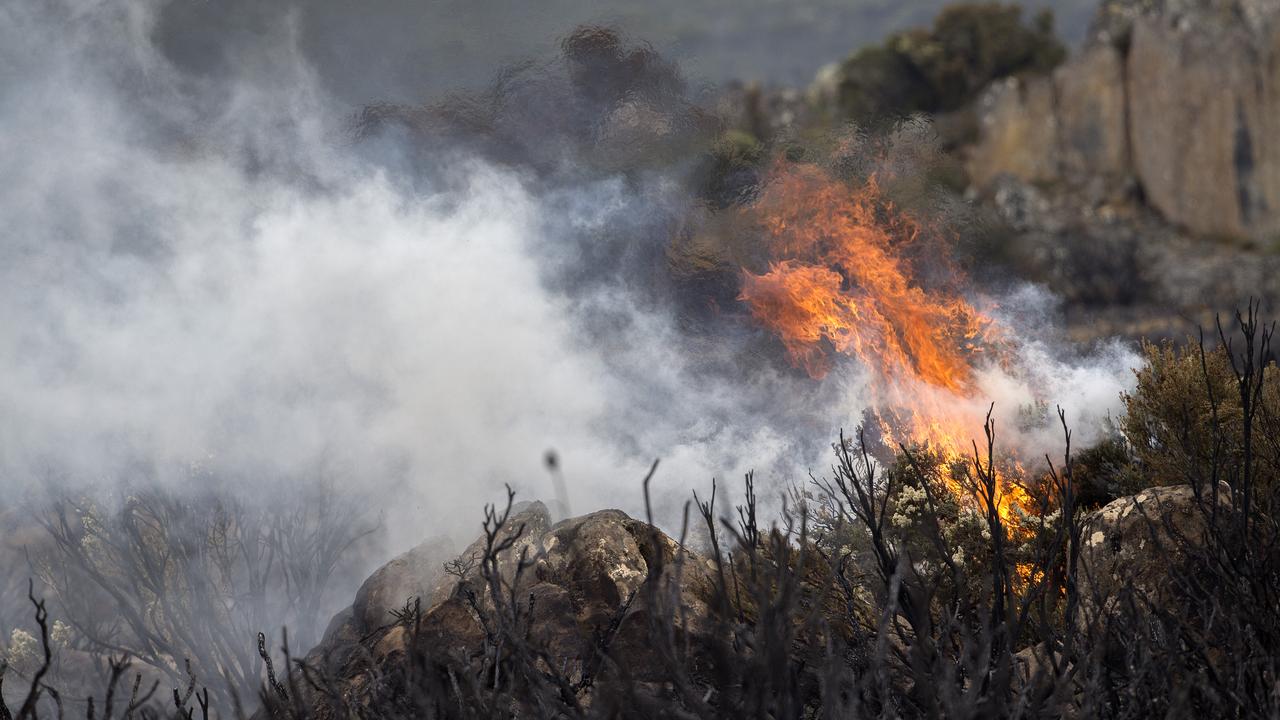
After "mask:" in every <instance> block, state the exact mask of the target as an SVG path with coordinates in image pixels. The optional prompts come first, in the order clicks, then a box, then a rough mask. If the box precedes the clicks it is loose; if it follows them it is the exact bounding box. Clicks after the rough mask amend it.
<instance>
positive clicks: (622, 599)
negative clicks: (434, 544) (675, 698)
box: [308, 503, 712, 717]
mask: <svg viewBox="0 0 1280 720" xmlns="http://www.w3.org/2000/svg"><path fill="white" fill-rule="evenodd" d="M485 540H486V538H485V537H484V536H481V537H480V538H479V539H477V540H476V542H475V543H473V544H472V545H471V546H470V547H468V548H467V549H466V550H464V551H463V552H462V553H461V554H459V555H457V556H453V557H449V558H447V567H446V566H445V562H446V561H443V560H442V561H441V563H440V566H439V567H428V566H427V564H426V562H425V559H426V558H427V557H428V556H430V557H433V558H435V557H439V556H440V554H439V553H438V552H436V551H434V550H432V551H430V552H428V551H427V550H426V549H425V548H423V547H421V546H420V547H419V548H415V549H414V550H413V551H410V553H406V555H405V556H401V557H400V558H397V559H396V560H393V561H392V562H391V563H389V564H388V565H387V566H385V567H384V568H382V569H380V570H379V571H378V572H376V573H374V575H373V576H372V577H371V578H370V581H369V582H367V583H366V587H365V588H362V589H361V593H360V596H359V599H358V601H357V604H356V605H357V607H358V608H360V609H361V612H348V613H347V614H345V615H343V614H340V615H339V617H338V618H335V626H334V627H331V628H330V631H329V632H328V633H326V638H325V641H324V642H323V643H322V644H321V646H320V647H317V648H316V649H315V650H313V651H312V652H311V653H310V654H309V656H308V661H309V662H310V663H312V665H313V666H314V667H320V668H323V669H324V670H325V672H326V674H328V675H329V676H330V677H331V678H332V682H333V688H332V689H333V690H334V691H335V693H334V694H331V695H330V696H329V697H328V698H327V699H326V698H316V699H315V700H314V702H315V703H316V705H317V707H318V715H319V716H320V717H328V716H330V714H331V711H332V710H333V708H331V707H330V704H331V703H332V702H333V701H334V698H341V699H342V702H344V703H346V704H347V705H349V706H351V707H352V708H359V709H361V711H368V712H373V713H375V714H376V713H379V712H382V711H384V710H387V709H388V708H393V707H398V706H397V705H396V703H399V702H401V701H402V700H403V696H404V693H405V692H406V691H407V688H406V687H402V685H403V682H404V677H405V676H406V668H410V667H413V666H414V664H415V663H416V664H417V666H416V669H411V670H409V671H408V672H409V674H412V673H414V672H417V673H419V675H417V676H416V677H419V678H421V677H423V675H422V673H426V675H427V676H430V675H431V674H432V673H438V674H439V676H440V677H449V678H451V680H449V681H448V682H451V683H452V682H460V680H459V678H466V677H480V676H484V674H485V673H486V672H488V673H489V674H490V675H491V674H492V673H493V659H494V658H495V657H498V656H501V655H503V653H510V652H513V649H512V648H511V647H509V646H505V647H504V646H501V642H502V641H500V640H498V641H495V638H496V637H498V636H499V635H500V633H498V632H497V631H498V628H499V627H500V626H502V624H503V623H511V622H515V623H517V624H518V625H519V630H518V631H517V634H518V636H520V637H523V638H525V640H526V641H527V642H528V643H529V647H532V648H536V650H537V653H539V657H540V658H541V659H540V660H539V663H544V664H543V665H540V666H541V667H544V668H548V667H550V668H556V669H558V670H561V671H563V672H565V673H566V674H567V675H568V676H570V677H572V678H574V679H575V680H576V681H579V682H580V681H581V679H582V678H583V677H584V675H585V674H587V673H589V672H591V671H593V670H595V671H598V670H599V666H600V662H601V658H600V652H601V648H602V643H603V644H607V645H608V653H609V656H610V657H611V658H614V659H615V660H616V661H617V662H618V663H619V665H620V666H623V667H625V668H626V672H627V674H628V677H629V678H630V679H631V680H632V681H633V682H635V683H638V684H641V685H643V684H645V683H650V684H657V683H659V682H660V677H659V674H660V668H661V667H662V662H661V659H660V658H659V657H657V656H655V654H654V652H655V650H654V644H653V638H651V637H650V627H651V625H650V622H649V620H650V618H651V614H652V613H656V612H662V613H677V614H679V615H680V616H681V617H682V619H683V622H682V623H681V627H682V632H683V633H685V635H686V637H688V638H690V639H692V640H693V644H694V646H695V647H696V646H697V645H698V642H697V638H699V637H703V638H705V637H706V636H707V633H709V632H711V628H710V627H709V625H708V623H707V621H706V619H707V618H708V616H709V611H708V606H707V602H708V599H709V598H710V597H711V580H710V577H711V575H710V573H711V571H712V566H711V564H710V563H709V562H708V561H707V560H706V559H705V558H702V557H700V556H698V555H696V554H695V553H692V552H690V551H688V550H685V549H683V548H682V547H681V546H680V545H679V544H678V543H676V542H675V541H674V540H672V539H671V538H669V537H667V536H666V535H664V534H662V533H661V532H660V531H658V530H656V529H655V528H653V527H652V526H650V525H648V524H647V523H643V522H640V521H637V520H634V519H632V518H630V517H628V516H627V515H626V514H625V513H622V512H620V511H617V510H603V511H600V512H595V513H592V514H590V515H585V516H582V517H578V518H572V519H569V520H564V521H562V522H560V523H557V524H555V525H554V526H553V525H551V524H550V522H549V516H548V514H547V512H546V508H545V507H543V506H542V504H541V503H534V504H533V505H531V506H527V507H525V508H524V509H523V510H522V511H520V512H516V513H513V515H512V517H511V519H510V521H509V522H508V523H507V524H506V526H505V527H504V528H503V531H502V533H501V534H499V536H498V541H499V542H503V541H504V540H510V541H511V542H510V547H509V548H508V549H507V550H505V551H504V552H502V553H501V554H500V555H499V556H498V562H497V563H496V570H497V572H496V575H497V576H498V577H500V578H501V588H502V592H500V593H499V594H498V597H497V601H496V602H495V597H494V595H493V593H492V592H490V590H491V588H492V587H493V586H492V585H491V582H492V580H491V577H490V576H486V574H485V573H484V571H483V570H484V568H483V560H484V554H485ZM659 568H660V569H659ZM650 582H652V583H656V585H653V586H650V587H649V588H648V589H653V588H656V587H659V586H660V587H661V588H662V589H663V592H662V593H660V594H659V593H654V592H646V583H650ZM370 586H372V588H371V587H370ZM383 586H386V587H387V588H392V589H387V590H385V591H379V592H374V591H373V589H374V588H381V587H383ZM408 588H417V589H420V590H422V592H421V594H420V595H419V596H418V603H417V608H418V612H417V614H416V615H414V614H410V615H409V616H405V615H403V614H401V615H400V616H399V617H393V618H392V621H391V622H387V621H386V620H385V619H383V618H382V617H381V616H380V615H377V614H376V613H374V608H375V605H376V604H377V603H374V602H371V600H370V598H397V601H396V602H395V603H394V605H395V606H396V607H403V606H404V599H403V597H401V595H402V592H403V591H404V590H405V589H408ZM360 600H363V602H360ZM381 604H382V605H386V604H387V603H386V602H383V603H381ZM411 606H412V603H411ZM361 615H365V616H368V617H365V618H364V619H361V618H360V616H361ZM356 626H361V627H360V628H359V629H357V628H356ZM605 638H607V640H606V639H605ZM495 642H496V643H497V644H495ZM485 677H489V676H485ZM397 678H398V679H397ZM488 681H489V682H492V680H491V679H490V680H488ZM420 682H421V681H420ZM582 692H584V693H585V692H586V689H585V688H584V689H583V690H582Z"/></svg>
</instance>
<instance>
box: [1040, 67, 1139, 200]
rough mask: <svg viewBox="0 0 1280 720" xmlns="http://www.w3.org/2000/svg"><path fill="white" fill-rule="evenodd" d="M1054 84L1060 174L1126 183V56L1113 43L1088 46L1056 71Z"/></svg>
mask: <svg viewBox="0 0 1280 720" xmlns="http://www.w3.org/2000/svg"><path fill="white" fill-rule="evenodd" d="M1053 82H1054V89H1055V92H1056V98H1055V100H1056V105H1057V123H1056V126H1057V130H1058V137H1057V138H1056V145H1057V148H1056V152H1057V154H1058V162H1059V163H1060V165H1061V171H1062V172H1063V173H1064V174H1065V175H1067V176H1083V175H1085V174H1094V175H1101V176H1103V177H1104V178H1108V179H1110V180H1112V181H1118V182H1123V177H1124V176H1125V175H1126V174H1128V173H1129V137H1128V118H1127V116H1126V114H1127V112H1128V108H1127V105H1126V102H1125V86H1124V58H1123V56H1122V55H1121V54H1120V52H1119V51H1118V50H1117V49H1116V48H1115V47H1112V46H1110V45H1099V46H1093V47H1090V48H1086V49H1085V50H1084V51H1083V52H1081V54H1080V55H1078V56H1076V57H1074V58H1072V59H1071V60H1070V61H1068V62H1067V63H1066V64H1064V65H1062V66H1060V67H1059V68H1058V69H1057V70H1056V71H1055V72H1054V75H1053Z"/></svg>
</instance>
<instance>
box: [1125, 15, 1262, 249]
mask: <svg viewBox="0 0 1280 720" xmlns="http://www.w3.org/2000/svg"><path fill="white" fill-rule="evenodd" d="M1131 36H1132V37H1131V40H1130V49H1129V57H1128V66H1127V74H1128V77H1129V84H1128V96H1129V107H1130V115H1131V123H1132V127H1133V131H1132V135H1131V143H1132V146H1133V165H1134V170H1135V172H1136V174H1137V176H1138V177H1139V179H1140V180H1141V182H1142V186H1143V189H1144V191H1145V193H1146V197H1147V200H1148V202H1150V203H1151V205H1152V206H1153V207H1155V208H1156V209H1157V210H1159V211H1160V212H1161V213H1162V214H1163V215H1164V216H1165V217H1166V218H1168V219H1169V220H1171V221H1173V222H1175V223H1178V224H1180V225H1184V226H1186V227H1187V228H1188V229H1190V230H1191V231H1192V232H1195V233H1198V234H1202V235H1216V236H1235V237H1255V238H1263V237H1266V236H1269V235H1273V234H1274V233H1275V232H1276V231H1277V230H1278V229H1280V144H1277V143H1275V142H1274V139H1275V138H1276V137H1278V136H1280V132H1278V131H1280V121H1277V115H1278V114H1280V85H1278V83H1280V65H1277V62H1278V61H1280V35H1277V34H1276V33H1275V32H1274V31H1268V32H1267V34H1265V35H1256V34H1255V33H1253V32H1251V31H1250V30H1249V29H1248V28H1247V27H1246V26H1244V25H1243V24H1231V25H1224V24H1223V23H1222V22H1220V21H1218V22H1214V21H1213V20H1212V19H1210V18H1209V17H1205V18H1201V19H1200V20H1198V21H1197V22H1195V23H1192V24H1190V25H1189V26H1186V27H1184V26H1183V24H1182V23H1176V24H1171V23H1170V22H1169V19H1168V18H1165V17H1150V16H1143V17H1139V18H1138V19H1136V20H1135V21H1134V23H1133V28H1132V31H1131Z"/></svg>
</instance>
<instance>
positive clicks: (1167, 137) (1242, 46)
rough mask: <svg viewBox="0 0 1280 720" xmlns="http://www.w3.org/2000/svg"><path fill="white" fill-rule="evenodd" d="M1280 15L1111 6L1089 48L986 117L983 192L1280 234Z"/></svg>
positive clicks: (1227, 0) (1008, 95) (1203, 0)
mask: <svg viewBox="0 0 1280 720" xmlns="http://www.w3.org/2000/svg"><path fill="white" fill-rule="evenodd" d="M1278 18H1280V3H1276V2H1274V1H1273V0H1200V1H1198V2H1174V1H1172V0H1169V1H1166V2H1153V1H1150V0H1108V2H1105V3H1103V5H1102V6H1101V7H1100V9H1099V11H1098V16H1097V19H1096V20H1095V22H1094V29H1093V32H1092V34H1091V36H1090V39H1089V41H1088V43H1087V45H1086V46H1085V48H1084V49H1083V50H1082V51H1081V52H1079V53H1077V54H1076V55H1075V56H1074V57H1073V58H1071V59H1070V60H1068V61H1067V62H1066V63H1065V64H1063V65H1062V66H1060V67H1059V68H1057V69H1056V70H1055V71H1054V72H1053V73H1052V74H1051V75H1047V76H1037V77H1019V78H1010V79H1007V80H1005V81H1003V82H1000V83H997V84H995V85H994V86H993V87H992V88H990V90H989V91H988V92H987V94H986V95H985V96H984V97H983V99H982V100H981V103H980V114H981V140H980V141H979V142H978V143H977V144H976V145H975V147H974V148H973V150H972V153H971V155H970V161H969V167H970V171H971V174H972V177H973V179H974V181H975V182H976V183H977V184H978V185H979V186H982V187H987V186H989V185H990V184H991V183H992V182H993V181H994V180H995V179H996V178H997V177H998V176H999V175H1001V174H1004V173H1007V174H1011V175H1013V176H1015V177H1018V178H1019V179H1022V180H1024V181H1027V182H1034V183H1041V184H1054V183H1058V184H1066V185H1070V186H1075V187H1084V186H1091V187H1090V188H1089V189H1090V190H1091V191H1092V192H1091V194H1092V195H1094V196H1096V197H1100V198H1101V197H1115V196H1118V195H1122V194H1124V193H1127V192H1134V191H1136V192H1138V193H1140V195H1141V197H1142V198H1143V199H1144V200H1145V202H1146V203H1147V204H1149V205H1150V206H1151V207H1152V208H1154V209H1155V210H1156V211H1158V212H1159V213H1160V214H1161V215H1162V216H1163V217H1164V218H1165V219H1167V220H1169V221H1170V222H1172V223H1173V224H1175V225H1178V226H1181V227H1183V228H1186V229H1187V230H1189V231H1190V232H1192V233H1195V234H1198V235H1208V236H1220V237H1244V238H1250V239H1253V240H1260V241H1270V240H1272V239H1274V238H1275V236H1276V233H1277V231H1278V230H1280V143H1276V142H1275V138H1276V137H1280V134H1277V130H1280V126H1277V123H1278V122H1280V120H1277V118H1280V26H1278V23H1277V19H1278Z"/></svg>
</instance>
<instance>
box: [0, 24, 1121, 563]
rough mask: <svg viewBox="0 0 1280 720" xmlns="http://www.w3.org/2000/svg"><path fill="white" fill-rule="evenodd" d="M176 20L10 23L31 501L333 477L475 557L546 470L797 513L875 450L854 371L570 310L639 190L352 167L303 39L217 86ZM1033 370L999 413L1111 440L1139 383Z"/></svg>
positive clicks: (21, 420)
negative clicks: (839, 446) (760, 483)
mask: <svg viewBox="0 0 1280 720" xmlns="http://www.w3.org/2000/svg"><path fill="white" fill-rule="evenodd" d="M157 9H158V5H157V3H156V2H141V1H139V0H134V1H133V2H123V1H121V2H115V1H103V2H93V1H92V0H38V1H37V2H33V3H9V4H5V5H3V6H0V176H2V177H4V178H6V179H7V183H6V186H5V188H4V190H3V192H0V221H3V223H2V225H0V308H3V310H2V311H0V312H2V313H3V315H2V316H0V317H2V318H3V320H2V321H0V487H3V488H5V489H6V490H7V491H10V492H7V493H6V496H9V497H12V496H13V494H12V491H14V490H16V489H20V488H29V487H32V486H35V485H38V484H39V483H42V482H45V481H47V480H48V479H49V478H56V479H60V480H64V481H68V482H73V483H82V482H91V481H92V482H104V483H108V484H110V483H118V482H133V481H139V480H142V481H147V482H159V483H165V484H168V485H169V486H171V487H181V486H182V484H183V483H184V482H190V479H191V478H192V477H195V476H196V475H197V474H195V473H193V472H192V467H193V466H199V467H200V468H202V469H203V470H205V471H207V473H211V474H212V475H214V476H217V477H220V478H223V479H224V481H225V482H227V483H229V484H231V485H232V486H235V487H243V488H250V487H252V488H256V489H262V487H263V486H267V487H269V488H270V487H275V488H278V489H279V490H281V491H282V492H287V491H288V488H289V484H290V483H291V482H296V481H298V480H299V479H306V478H309V477H314V476H316V475H325V476H326V477H329V478H330V479H333V480H334V481H336V482H338V483H339V484H341V485H344V486H345V487H347V488H349V489H353V490H356V491H358V492H361V493H363V494H365V495H366V496H367V497H368V498H369V503H370V506H371V507H372V508H376V509H383V510H386V511H388V512H389V513H390V517H391V520H392V523H393V525H394V526H395V527H396V528H398V531H399V532H398V537H397V539H396V540H395V542H396V543H397V544H400V545H405V544H408V543H411V542H417V541H418V540H420V539H421V538H422V537H424V536H426V535H429V534H436V533H439V532H456V533H461V534H462V535H463V536H464V537H465V536H467V535H469V534H471V529H472V528H473V527H474V525H475V523H476V522H477V520H478V517H479V515H478V511H479V506H480V503H481V502H484V501H489V500H493V499H496V498H497V496H498V491H499V489H500V488H501V485H502V484H503V483H511V484H512V485H513V486H515V487H516V488H517V489H518V490H519V491H520V493H521V495H522V496H524V497H538V496H541V497H548V496H549V495H550V493H551V484H550V481H549V480H548V479H547V478H546V476H545V475H544V473H543V471H542V469H541V467H540V463H541V458H542V456H543V453H544V451H545V450H547V449H548V448H555V449H556V450H558V451H559V453H560V456H561V458H562V459H563V466H564V469H565V473H566V476H567V479H568V481H569V486H570V499H571V501H572V507H573V509H574V511H576V512H584V511H588V510H594V509H597V508H599V507H603V506H621V507H623V508H624V509H629V510H632V511H636V510H639V509H641V508H642V505H641V496H640V487H639V479H640V478H641V477H642V476H643V474H644V471H645V470H646V469H647V467H648V464H649V462H650V461H651V460H652V459H653V458H655V457H661V458H662V459H663V471H662V473H661V475H660V476H659V479H658V481H657V487H659V488H660V489H665V492H667V493H670V494H671V496H672V497H674V496H676V495H678V496H679V497H681V498H683V497H685V493H686V491H687V490H688V489H689V488H694V487H705V485H706V484H707V483H708V482H709V480H710V479H711V478H712V477H720V478H722V479H723V478H726V477H727V478H735V477H736V476H738V475H739V474H740V473H742V472H745V471H746V470H747V469H750V468H752V467H755V468H762V469H765V470H767V471H768V473H767V477H765V478H764V480H765V482H766V487H772V488H773V489H775V490H776V489H780V488H781V487H782V486H783V485H785V484H786V483H789V482H793V481H803V480H804V479H805V477H806V473H807V471H808V470H809V469H810V467H814V468H816V469H819V471H820V469H821V468H822V467H824V466H825V464H826V452H827V450H826V448H827V447H828V445H829V443H830V442H831V441H832V440H833V439H834V436H835V433H836V431H837V430H838V429H839V428H840V427H841V426H843V427H845V428H846V429H848V428H851V427H852V425H854V424H856V423H857V422H858V421H859V420H860V418H861V414H862V410H863V403H862V402H861V400H860V399H861V398H862V397H865V395H864V394H863V389H862V387H861V386H860V384H859V383H860V382H861V381H862V378H861V376H860V375H859V374H858V373H856V372H855V371H853V369H852V368H850V369H849V372H843V373H841V372H836V373H832V375H831V377H830V378H829V379H828V380H827V381H826V382H825V383H824V384H821V385H819V384H817V383H813V382H811V381H809V380H807V379H805V378H802V377H799V375H798V374H796V373H787V372H786V371H785V369H770V368H771V367H772V366H771V365H769V364H767V363H758V362H757V363H751V364H749V365H747V364H742V361H741V359H739V358H736V357H734V356H733V350H734V348H732V347H726V346H724V345H722V344H721V343H718V342H717V340H716V338H709V339H708V338H703V339H700V340H694V339H690V338H689V337H688V336H687V335H686V334H684V333H682V332H681V331H680V330H679V329H678V327H677V320H676V319H675V318H673V317H671V315H670V313H669V312H666V311H664V310H661V309H656V308H650V307H645V306H643V304H642V303H639V302H638V301H637V300H636V299H635V298H634V296H633V295H632V294H630V293H628V292H625V291H623V290H621V289H616V288H613V289H611V287H610V285H609V283H607V282H602V283H600V284H599V288H597V289H593V290H591V291H590V292H587V293H583V294H578V295H570V294H567V293H565V292H562V291H554V290H549V289H548V283H547V282H546V276H547V274H548V272H550V270H551V268H549V267H548V266H549V265H554V264H556V263H558V262H565V261H566V260H565V254H566V253H568V254H572V253H573V252H575V251H576V250H575V248H574V246H572V245H569V246H566V245H563V244H561V243H560V237H559V233H561V232H562V231H564V230H566V229H569V228H573V229H576V230H579V231H580V230H581V229H582V228H598V229H599V230H600V232H606V233H607V232H608V230H609V228H610V226H611V224H612V223H623V222H626V221H627V219H628V218H630V217H632V216H634V215H635V214H636V213H643V212H644V211H645V203H648V202H652V201H653V198H651V197H645V196H636V195H634V194H632V193H631V191H630V189H629V186H628V185H626V184H625V183H622V182H620V181H618V180H617V179H616V178H606V179H604V180H601V181H593V182H592V183H589V184H583V185H582V186H571V187H568V188H565V187H560V188H557V190H556V191H555V193H552V194H548V193H544V192H543V191H542V190H539V189H536V188H535V187H534V186H533V185H532V184H531V182H530V180H529V178H528V177H526V176H525V175H523V174H522V173H521V172H519V171H516V170H511V169H503V168H500V167H496V166H494V165H492V164H489V163H486V162H484V161H481V160H479V159H476V158H474V157H468V156H466V155H465V154H461V153H459V154H457V155H456V156H454V155H451V156H448V157H445V158H441V159H440V161H439V165H440V167H442V168H446V169H445V170H442V171H440V172H439V173H438V174H437V175H436V176H433V177H431V178H425V179H424V178H415V179H414V181H413V182H409V181H408V180H406V179H405V178H403V177H400V176H398V175H395V174H393V173H390V172H389V171H386V170H383V169H382V167H383V166H382V165H379V164H373V163H369V162H367V161H366V160H365V159H364V158H363V156H362V152H361V151H360V149H358V148H354V147H352V146H351V145H350V144H349V143H347V142H346V140H345V136H344V135H343V133H342V131H341V130H342V120H343V118H344V117H345V116H346V115H347V114H349V113H350V112H351V110H352V108H347V107H343V106H341V105H339V104H338V103H336V102H335V101H333V100H332V99H331V98H329V97H327V96H326V95H325V94H324V92H323V91H322V90H320V89H319V88H320V87H321V85H320V83H318V82H317V81H316V78H315V77H314V76H313V73H312V72H311V70H310V69H309V68H308V66H307V65H306V63H305V62H303V61H302V60H301V59H300V57H301V56H300V54H299V53H297V52H296V51H295V49H294V47H293V45H292V37H293V36H292V34H291V27H290V25H289V23H288V22H285V23H284V24H282V25H279V26H275V27H272V28H269V29H264V30H263V32H270V33H271V34H272V36H273V37H274V38H275V42H274V43H266V44H260V45H255V46H254V48H253V49H244V50H243V54H233V55H232V56H230V59H229V61H228V62H229V65H230V66H231V67H232V68H233V69H234V72H233V73H232V74H231V75H230V76H228V77H222V76H219V77H213V76H200V75H194V74H192V73H189V72H185V71H180V70H179V69H177V68H175V67H174V66H172V65H171V64H170V62H169V61H168V60H167V59H166V58H165V56H164V55H163V54H162V53H160V52H159V51H158V50H157V49H156V47H155V46H154V43H153V41H152V38H153V31H154V24H155V21H156V13H157ZM264 47H267V48H269V50H263V48H264ZM589 321H590V322H604V323H607V324H608V325H609V331H608V332H606V333H601V332H584V331H583V325H584V323H587V322H589ZM1025 356H1026V357H1027V358H1029V359H1030V360H1029V362H1030V363H1031V365H1032V366H1034V367H1037V368H1039V369H1040V374H1039V375H1037V376H1035V377H1020V378H1016V379H1014V378H1011V377H1010V376H1007V375H1000V374H993V375H990V376H984V378H983V384H982V387H983V388H984V390H987V391H989V392H990V393H992V394H993V395H994V396H996V397H995V399H996V401H997V404H998V406H999V407H1001V408H1002V410H1005V409H1008V410H1010V411H1013V410H1016V406H1017V405H1018V404H1019V403H1022V402H1024V401H1026V400H1027V399H1028V398H1044V399H1046V400H1048V401H1049V402H1061V403H1063V404H1064V405H1065V406H1066V407H1067V408H1068V410H1069V412H1070V413H1071V415H1070V418H1071V419H1072V421H1073V424H1074V425H1076V426H1077V427H1088V426H1092V425H1094V424H1096V421H1097V419H1098V418H1099V417H1102V416H1105V415H1106V414H1107V413H1108V412H1114V411H1115V409H1116V407H1117V404H1118V398H1117V395H1118V391H1119V389H1121V388H1122V387H1123V386H1124V384H1125V382H1127V380H1126V379H1125V378H1126V377H1127V374H1128V371H1127V368H1128V367H1129V366H1131V363H1132V362H1133V360H1132V358H1131V357H1129V356H1127V355H1124V354H1123V353H1119V352H1110V353H1107V354H1105V355H1103V356H1102V357H1103V361H1102V362H1099V361H1098V359H1097V358H1090V359H1087V360H1083V361H1081V362H1080V363H1077V364H1070V363H1066V364H1064V363H1062V362H1061V361H1058V360H1055V359H1054V355H1053V354H1052V353H1051V352H1050V351H1049V350H1048V349H1046V348H1043V347H1040V346H1035V345H1028V346H1027V352H1026V353H1025ZM708 366H715V367H720V368H724V367H728V368H734V367H739V366H741V369H740V370H739V371H738V372H705V371H703V369H705V368H706V367H708ZM984 402H985V401H984ZM974 430H975V433H976V432H979V431H980V427H975V428H974ZM201 476H202V477H203V476H205V475H201ZM467 539H469V538H467Z"/></svg>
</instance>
